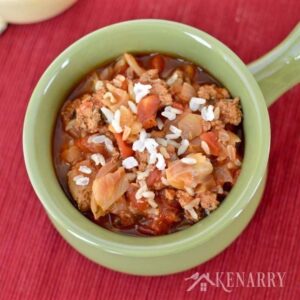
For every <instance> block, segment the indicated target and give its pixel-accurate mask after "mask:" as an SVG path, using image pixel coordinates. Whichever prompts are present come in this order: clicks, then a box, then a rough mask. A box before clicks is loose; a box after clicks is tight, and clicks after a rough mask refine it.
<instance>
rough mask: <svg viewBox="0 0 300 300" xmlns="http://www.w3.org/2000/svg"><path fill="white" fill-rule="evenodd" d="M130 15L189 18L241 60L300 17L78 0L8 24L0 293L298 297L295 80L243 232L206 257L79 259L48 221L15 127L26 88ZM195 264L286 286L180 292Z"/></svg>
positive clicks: (283, 101) (264, 3)
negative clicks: (144, 269)
mask: <svg viewBox="0 0 300 300" xmlns="http://www.w3.org/2000/svg"><path fill="white" fill-rule="evenodd" d="M0 14H1V12H0ZM137 18H163V19H169V20H174V21H179V22H183V23H186V24H189V25H192V26H195V27H197V28H199V29H202V30H204V31H207V32H208V33H210V34H212V35H213V36H215V37H216V38H218V39H220V40H221V41H222V42H223V43H225V44H226V45H228V46H229V47H230V48H231V49H232V50H233V51H235V52H236V53H237V54H238V55H239V56H240V57H241V58H242V59H243V60H244V61H245V62H246V63H248V62H250V61H252V60H254V59H256V58H257V57H259V56H260V55H262V54H264V53H265V52H267V51H268V50H270V49H271V48H272V47H274V46H275V45H276V44H278V43H279V42H280V41H281V40H282V39H283V38H284V37H285V36H286V35H287V34H288V33H289V32H290V31H291V29H292V28H293V27H294V26H295V25H296V23H297V22H299V21H300V2H299V0H276V1H274V0H247V1H244V0H222V1H220V0H207V1H202V0H201V1H200V0H198V1H197V0H189V1H187V0H185V1H180V0H164V1H154V0H148V1H135V0H126V1H122V0H102V1H101V0H79V2H78V3H77V4H76V5H75V6H74V7H72V8H71V9H69V10H68V11H66V12H65V13H64V14H62V15H60V16H58V17H56V18H53V19H51V20H49V21H45V22H42V23H38V24H33V25H22V26H16V25H11V26H9V27H8V29H7V31H6V32H5V33H4V34H3V35H1V36H0V243H1V245H0V299H5V300H6V299H105V300H106V299H118V300H119V299H120V300H124V299H130V300H133V299H139V300H143V299H164V300H167V299H176V300H177V299H202V298H206V299H223V298H224V299H227V298H231V299H241V298H243V299H252V298H255V299H300V233H299V232H300V217H299V216H300V187H299V185H300V182H299V179H300V105H299V104H300V102H299V101H300V99H299V98H300V86H298V87H295V88H293V89H292V90H290V91H289V92H287V93H286V94H285V95H283V96H282V97H281V98H280V99H279V101H278V102H276V103H275V104H274V105H273V106H272V107H271V108H270V109H269V111H270V117H271V125H272V149H271V155H270V164H269V177H268V183H267V188H266V191H265V194H264V197H263V200H262V203H261V205H260V206H259V209H258V211H257V213H256V215H255V217H254V219H253V220H252V222H251V223H250V225H249V226H248V227H247V229H246V230H245V231H244V232H243V234H242V235H241V236H240V237H239V238H238V239H237V240H236V241H235V242H234V243H233V244H232V245H231V246H230V247H229V248H228V249H226V250H225V251H224V252H223V253H222V254H220V255H218V256H217V257H215V258H214V259H213V260H211V261H209V262H207V263H205V264H203V265H201V266H198V267H196V268H194V269H192V270H189V271H186V272H184V273H180V274H176V275H172V276H166V277H137V276H129V275H125V274H120V273H117V272H113V271H110V270H108V269H105V268H103V267H101V266H98V265H96V264H94V263H92V262H90V261H89V260H87V259H85V258H84V257H82V256H81V255H79V254H78V253H77V252H76V251H74V250H73V249H72V248H71V247H70V246H69V245H68V244H67V243H66V242H65V241H64V240H63V239H62V238H61V237H60V236H59V234H58V233H57V232H56V230H55V229H54V228H53V226H52V225H51V224H50V222H49V220H48V218H47V216H46V214H45V212H44V210H43V208H42V206H41V204H40V202H39V201H38V199H37V197H36V195H35V194H34V192H33V189H32V188H31V185H30V183H29V180H28V177H27V174H26V170H25V167H24V162H23V154H22V138H21V136H22V126H23V118H24V114H25V110H26V107H27V103H28V100H29V98H30V95H31V93H32V90H33V88H34V86H35V85H36V83H37V81H38V79H39V78H40V76H41V75H42V73H43V72H44V70H45V69H46V67H47V66H48V65H49V63H50V62H51V61H52V60H53V59H54V58H55V57H56V56H57V55H58V54H59V53H60V52H61V51H63V50H64V49H65V48H66V47H67V46H69V45H70V44H71V43H73V42H74V41H75V40H77V39H78V38H80V37H82V36H83V35H85V34H87V33H89V32H91V31H93V30H95V29H98V28H101V27H103V26H106V25H109V24H112V23H115V22H119V21H124V20H130V19H137ZM174 263H175V262H174ZM196 271H198V272H200V273H204V272H211V273H213V272H225V271H231V272H258V271H261V272H268V271H273V272H286V277H285V282H284V283H285V286H284V287H283V288H236V289H234V290H233V291H232V293H230V294H227V293H225V292H224V291H222V289H220V288H214V287H209V289H208V291H207V292H201V291H200V288H199V287H196V288H195V289H194V290H192V291H191V292H187V291H186V289H187V288H188V286H189V282H187V281H185V280H184V278H186V277H189V276H191V275H192V274H193V273H194V272H196Z"/></svg>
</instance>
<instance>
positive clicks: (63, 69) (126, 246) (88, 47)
mask: <svg viewBox="0 0 300 300" xmlns="http://www.w3.org/2000/svg"><path fill="white" fill-rule="evenodd" d="M124 52H164V53H169V54H172V55H175V56H181V57H184V58H186V59H187V60H190V61H193V62H195V63H196V64H199V65H201V66H203V67H204V68H205V69H207V70H208V71H209V72H210V73H211V74H212V75H214V76H215V77H216V78H217V79H218V80H220V81H221V82H222V83H223V85H224V86H225V87H227V88H228V89H229V90H230V92H231V93H232V94H233V95H234V96H239V97H240V98H241V102H242V107H243V111H244V123H243V126H244V132H245V157H244V161H243V166H242V171H241V175H240V177H239V179H238V182H237V183H236V185H235V186H234V188H233V189H232V191H231V192H230V194H229V195H228V197H227V198H226V200H225V201H224V202H223V203H222V205H221V206H220V207H219V208H218V209H217V210H216V211H215V212H214V213H212V214H211V215H210V216H209V217H207V218H205V219H204V220H202V221H200V222H199V223H197V224H195V225H193V226H192V227H190V228H188V229H185V230H183V231H180V232H177V233H173V234H170V235H167V236H161V237H129V236H125V235H121V234H116V233H113V232H109V231H107V230H105V229H103V228H101V227H99V226H97V225H95V224H93V223H92V222H90V221H89V220H87V219H86V218H85V217H84V216H83V215H81V214H80V212H79V211H77V210H76V209H75V208H74V207H73V206H72V204H71V203H70V202H69V200H68V199H67V197H66V196H65V194H64V193H63V191H62V189H61V187H60V185H59V183H58V180H57V178H56V176H55V172H54V168H53V163H52V153H51V148H52V147H51V146H52V145H51V143H52V133H53V127H54V124H55V119H56V116H57V113H58V111H59V109H60V107H61V105H62V103H63V101H64V99H65V97H66V96H67V95H68V93H69V92H70V90H71V89H72V88H73V87H74V85H75V84H76V83H77V82H78V80H80V79H81V78H82V76H83V75H85V74H86V73H88V72H89V71H91V70H92V69H93V68H95V67H97V66H99V65H101V64H103V63H105V62H107V61H110V60H112V59H114V58H115V57H117V56H119V55H120V54H122V53H124ZM281 92H282V91H281ZM278 93H279V92H278ZM269 146H270V124H269V117H268V111H267V106H266V103H265V101H264V97H263V95H262V92H261V90H260V88H259V86H258V84H257V82H256V81H255V79H254V77H253V76H252V74H251V73H250V72H249V70H248V68H247V67H246V66H245V65H244V64H243V62H242V61H241V60H240V59H239V58H238V57H237V56H236V55H235V54H234V53H233V52H232V51H231V50H229V49H228V48H227V47H226V46H224V45H223V44H222V43H220V42H219V41H217V40H216V39H214V38H213V37H211V36H209V35H208V34H206V33H204V32H202V31H199V30H197V29H194V28H192V27H189V26H186V25H183V24H179V23H174V22H169V21H163V20H137V21H130V22H124V23H119V24H115V25H112V26H109V27H106V28H103V29H100V30H98V31H95V32H93V33H91V34H89V35H87V36H85V37H84V38H82V39H81V40H79V41H78V42H76V43H75V44H73V45H72V46H70V47H69V48H68V49H66V50H65V51H64V52H63V53H62V54H61V55H60V56H59V57H58V58H57V59H56V60H55V61H54V62H53V63H52V64H51V65H50V66H49V68H48V69H47V70H46V72H45V73H44V75H43V76H42V78H41V79H40V81H39V83H38V85H37V86H36V88H35V90H34V92H33V94H32V97H31V99H30V103H29V106H28V110H27V113H26V117H25V122H24V132H23V148H24V157H25V163H26V168H27V171H28V175H29V178H30V180H31V183H32V185H33V188H34V190H35V192H36V194H37V195H38V197H39V199H40V201H41V203H42V204H43V206H44V208H45V210H46V212H47V214H48V215H49V217H50V219H51V220H52V222H53V224H54V226H55V227H56V228H57V229H58V231H59V232H60V233H61V234H62V235H63V237H64V238H65V239H66V240H67V241H68V242H69V243H70V244H71V245H72V246H73V247H74V248H75V249H77V250H78V251H79V252H80V253H82V254H83V255H85V256H86V257H88V258H90V259H91V260H93V261H95V262H97V263H99V264H101V265H104V266H106V267H109V268H112V269H114V270H118V271H122V272H126V273H131V274H142V275H160V274H169V273H174V272H179V271H182V270H185V269H187V268H191V267H193V266H195V265H197V264H199V263H202V262H204V261H206V260H208V259H210V258H211V257H213V256H215V255H216V254H218V253H219V252H221V251H222V250H223V249H224V248H225V247H227V246H228V245H229V244H230V243H231V242H232V241H233V240H234V239H235V238H236V237H237V236H238V235H239V234H240V233H241V231H242V230H243V228H244V227H245V226H246V224H247V223H248V222H249V221H250V219H251V217H252V215H253V213H254V211H255V209H256V207H257V205H258V203H259V200H260V198H261V195H262V191H263V187H264V178H265V173H266V167H267V161H268V155H269Z"/></svg>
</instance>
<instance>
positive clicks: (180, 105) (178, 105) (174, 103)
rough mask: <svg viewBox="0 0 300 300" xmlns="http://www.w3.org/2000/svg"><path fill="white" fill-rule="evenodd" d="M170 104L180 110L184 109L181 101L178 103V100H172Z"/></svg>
mask: <svg viewBox="0 0 300 300" xmlns="http://www.w3.org/2000/svg"><path fill="white" fill-rule="evenodd" d="M172 106H173V107H174V108H177V109H180V110H184V106H183V104H181V103H179V102H173V103H172Z"/></svg>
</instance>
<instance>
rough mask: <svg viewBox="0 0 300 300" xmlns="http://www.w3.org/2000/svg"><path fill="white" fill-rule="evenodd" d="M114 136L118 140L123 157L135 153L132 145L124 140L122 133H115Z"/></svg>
mask: <svg viewBox="0 0 300 300" xmlns="http://www.w3.org/2000/svg"><path fill="white" fill-rule="evenodd" d="M114 136H115V139H116V141H117V144H118V148H119V150H120V153H121V156H122V158H126V157H129V156H131V155H133V153H134V151H133V150H132V149H131V147H130V145H128V144H127V143H126V142H125V141H123V140H122V134H121V133H114Z"/></svg>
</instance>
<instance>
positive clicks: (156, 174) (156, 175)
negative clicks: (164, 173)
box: [146, 169, 161, 188]
mask: <svg viewBox="0 0 300 300" xmlns="http://www.w3.org/2000/svg"><path fill="white" fill-rule="evenodd" d="M160 180H161V171H160V170H158V169H155V170H153V171H152V172H151V173H150V174H149V176H148V177H147V179H146V183H147V186H148V187H150V188H151V187H153V186H154V184H155V183H156V182H159V181H160Z"/></svg>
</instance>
